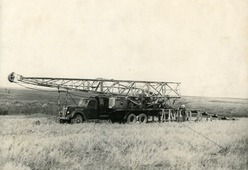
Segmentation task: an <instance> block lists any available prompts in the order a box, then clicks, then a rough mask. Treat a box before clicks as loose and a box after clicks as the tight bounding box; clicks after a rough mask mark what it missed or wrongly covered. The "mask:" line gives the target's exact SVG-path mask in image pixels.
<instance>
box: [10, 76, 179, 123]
mask: <svg viewBox="0 0 248 170" xmlns="http://www.w3.org/2000/svg"><path fill="white" fill-rule="evenodd" d="M8 80H9V81H10V82H11V83H20V84H27V85H33V86H40V87H49V88H54V89H57V90H58V94H59V95H60V93H61V92H66V93H70V92H71V91H73V92H78V93H80V92H84V93H89V94H90V97H87V98H81V99H80V100H79V102H78V104H76V105H64V106H63V107H62V108H61V110H60V111H59V116H58V119H59V121H60V122H61V123H65V122H70V123H82V122H84V121H87V120H111V121H112V122H126V123H135V122H140V123H147V122H148V119H149V118H151V117H152V119H154V117H158V118H160V117H161V114H164V113H165V112H166V111H168V112H171V110H173V109H174V107H173V105H174V103H175V101H176V100H177V99H179V98H180V97H181V95H180V84H181V83H180V82H157V81H133V80H113V79H81V78H54V77H25V76H22V75H19V74H16V73H14V72H12V73H10V74H9V76H8ZM59 103H60V101H59Z"/></svg>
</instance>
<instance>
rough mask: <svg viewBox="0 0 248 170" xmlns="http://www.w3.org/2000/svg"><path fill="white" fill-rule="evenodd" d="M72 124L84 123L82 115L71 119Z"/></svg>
mask: <svg viewBox="0 0 248 170" xmlns="http://www.w3.org/2000/svg"><path fill="white" fill-rule="evenodd" d="M71 123H72V124H76V123H83V117H82V116H81V115H80V114H76V115H75V116H74V117H73V118H72V119H71Z"/></svg>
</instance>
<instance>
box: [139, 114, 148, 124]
mask: <svg viewBox="0 0 248 170" xmlns="http://www.w3.org/2000/svg"><path fill="white" fill-rule="evenodd" d="M147 120H148V117H147V115H146V114H145V113H141V114H140V115H139V123H147Z"/></svg>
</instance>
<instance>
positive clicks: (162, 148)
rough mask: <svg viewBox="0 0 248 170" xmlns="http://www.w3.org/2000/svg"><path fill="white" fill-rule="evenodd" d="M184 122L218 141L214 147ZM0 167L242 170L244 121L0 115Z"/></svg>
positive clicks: (246, 136) (246, 141)
mask: <svg viewBox="0 0 248 170" xmlns="http://www.w3.org/2000/svg"><path fill="white" fill-rule="evenodd" d="M184 125H186V126H189V127H190V128H193V129H195V130H197V131H198V132H201V133H202V134H204V135H205V136H206V137H208V138H210V139H212V140H213V141H215V142H217V143H218V144H220V145H221V146H222V147H224V148H227V150H226V151H225V150H224V149H222V148H220V147H219V146H216V145H215V144H213V143H212V142H210V141H208V140H206V139H205V138H203V137H202V136H200V135H198V134H196V133H195V132H193V131H191V130H190V129H188V128H186V127H185V126H184ZM0 128H1V131H0V134H1V135H0V140H1V145H0V166H1V167H0V169H21V170H24V169H246V168H247V167H248V164H247V163H248V162H247V160H248V131H247V129H248V119H247V118H242V119H239V120H236V121H212V122H198V123H195V122H185V123H184V124H181V123H176V122H173V123H172V122H167V123H149V124H145V125H140V124H134V125H127V124H110V123H106V122H105V123H84V124H79V125H61V124H58V123H56V122H55V120H54V117H46V116H43V115H35V116H32V117H30V116H29V117H27V116H1V122H0Z"/></svg>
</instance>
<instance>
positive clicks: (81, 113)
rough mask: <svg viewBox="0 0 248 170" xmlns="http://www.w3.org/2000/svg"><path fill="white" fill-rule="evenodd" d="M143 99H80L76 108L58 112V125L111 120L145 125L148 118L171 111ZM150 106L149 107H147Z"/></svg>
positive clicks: (167, 107)
mask: <svg viewBox="0 0 248 170" xmlns="http://www.w3.org/2000/svg"><path fill="white" fill-rule="evenodd" d="M148 100H149V98H145V101H144V103H143V104H144V105H142V103H141V101H142V99H141V98H133V99H131V98H130V97H116V96H114V97H107V96H102V95H99V96H93V97H89V98H82V99H81V100H80V101H79V103H78V105H77V106H74V105H70V106H64V107H63V108H62V110H61V111H60V112H59V120H60V123H66V122H67V123H83V122H84V121H87V120H111V122H113V123H114V122H119V123H135V122H139V123H147V122H148V118H150V117H153V118H154V117H157V118H158V119H159V118H160V116H161V115H162V112H163V111H164V112H165V111H168V109H172V108H171V107H170V106H168V105H166V104H165V103H164V102H163V101H160V102H159V103H157V104H151V103H148ZM149 105H150V106H149Z"/></svg>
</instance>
